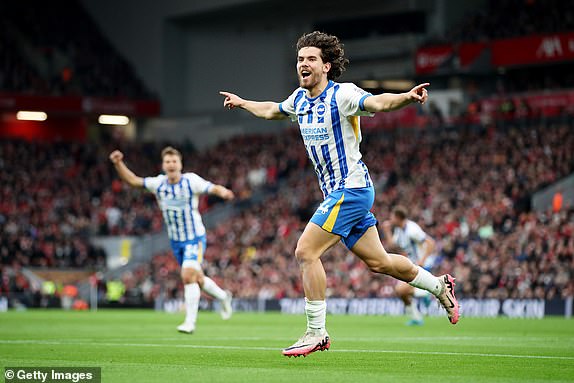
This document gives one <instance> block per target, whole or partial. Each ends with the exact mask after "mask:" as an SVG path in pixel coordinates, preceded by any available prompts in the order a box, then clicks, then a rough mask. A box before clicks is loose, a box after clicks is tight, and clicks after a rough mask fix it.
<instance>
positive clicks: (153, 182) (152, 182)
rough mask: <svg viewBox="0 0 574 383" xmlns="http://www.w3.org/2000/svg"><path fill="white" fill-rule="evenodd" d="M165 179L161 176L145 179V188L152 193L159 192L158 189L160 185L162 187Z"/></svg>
mask: <svg viewBox="0 0 574 383" xmlns="http://www.w3.org/2000/svg"><path fill="white" fill-rule="evenodd" d="M164 178H165V176H164V175H159V176H155V177H145V178H144V181H143V182H144V188H146V189H147V190H149V191H150V192H152V193H155V192H156V191H157V188H159V185H161V183H162V182H163V180H164Z"/></svg>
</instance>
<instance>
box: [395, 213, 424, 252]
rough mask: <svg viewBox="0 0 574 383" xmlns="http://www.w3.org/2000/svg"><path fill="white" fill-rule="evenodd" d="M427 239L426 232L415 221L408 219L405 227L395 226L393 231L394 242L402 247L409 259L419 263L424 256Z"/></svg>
mask: <svg viewBox="0 0 574 383" xmlns="http://www.w3.org/2000/svg"><path fill="white" fill-rule="evenodd" d="M426 238H427V234H426V233H425V232H424V230H423V229H422V228H421V227H420V226H419V225H418V224H417V223H416V222H414V221H411V220H410V219H407V220H406V222H405V226H404V227H398V226H395V228H394V229H393V242H394V243H396V244H397V245H398V246H400V247H402V248H403V249H404V250H405V251H406V252H407V256H408V258H409V259H410V260H411V261H413V262H415V263H416V262H418V261H419V260H420V259H421V258H422V256H423V250H424V249H423V248H422V247H423V243H424V241H425V239H426Z"/></svg>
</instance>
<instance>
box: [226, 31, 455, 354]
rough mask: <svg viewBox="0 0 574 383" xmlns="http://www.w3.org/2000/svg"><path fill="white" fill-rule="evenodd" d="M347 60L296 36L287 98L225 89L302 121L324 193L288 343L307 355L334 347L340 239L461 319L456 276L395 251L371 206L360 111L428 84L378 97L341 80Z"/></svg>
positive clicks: (380, 107) (307, 238) (302, 251)
mask: <svg viewBox="0 0 574 383" xmlns="http://www.w3.org/2000/svg"><path fill="white" fill-rule="evenodd" d="M347 62H348V60H347V59H345V57H344V51H343V47H342V44H341V43H340V42H339V39H338V38H337V37H335V36H331V35H328V34H325V33H321V32H312V33H309V34H305V35H303V36H301V37H300V38H299V40H298V42H297V76H298V79H299V85H300V87H299V88H298V89H296V90H295V91H294V92H293V93H292V94H291V95H290V96H289V97H288V98H287V99H286V100H285V101H283V102H281V103H277V102H272V101H263V102H259V101H251V100H245V99H243V98H241V97H239V96H237V95H236V94H233V93H230V92H223V91H222V92H220V94H221V95H223V96H224V97H225V99H224V102H223V105H224V107H227V108H229V109H233V108H242V109H245V110H247V111H248V112H250V113H252V114H253V115H255V116H256V117H260V118H265V119H268V120H276V119H284V118H291V120H293V121H297V122H298V124H299V128H300V131H301V136H302V138H303V142H304V144H305V148H306V150H307V154H308V156H309V158H310V160H311V162H312V163H313V166H314V168H315V172H316V173H317V178H318V180H319V185H320V187H321V190H322V191H323V195H324V197H325V199H324V201H323V203H321V205H320V206H319V207H318V208H317V210H316V211H315V214H314V215H313V217H312V218H311V221H310V222H309V223H308V224H307V226H306V227H305V230H304V232H303V234H302V235H301V237H300V238H299V241H298V242H297V248H296V250H295V256H296V258H297V260H298V262H299V265H300V269H301V274H302V279H303V288H304V290H305V313H306V316H307V331H306V332H305V334H304V335H303V336H302V337H301V338H300V339H299V340H298V341H297V342H295V343H294V344H293V345H292V346H290V347H287V348H285V349H283V355H285V356H305V355H308V354H309V353H312V352H314V351H319V350H321V351H323V350H327V349H328V348H329V346H330V343H331V341H330V338H329V335H328V333H327V330H326V328H325V317H326V307H327V306H326V302H325V293H326V275H325V269H324V268H323V264H322V263H321V259H320V258H321V255H322V254H323V253H324V252H325V251H327V250H328V249H329V248H330V247H332V246H333V245H335V244H336V243H337V242H339V241H342V242H343V243H344V244H345V245H346V246H347V247H348V248H349V249H350V250H351V251H352V252H353V253H354V254H355V255H357V256H358V257H359V258H360V259H361V260H363V261H364V262H365V264H366V265H367V266H368V267H369V268H370V270H372V271H373V272H376V273H383V274H388V275H391V276H393V277H395V278H397V279H400V280H402V281H405V282H409V283H410V284H411V285H413V286H415V287H420V288H422V289H425V290H429V291H430V292H431V293H433V294H434V295H435V296H436V297H437V298H438V299H439V301H440V302H441V304H442V305H443V307H445V309H446V311H447V314H448V317H449V320H450V322H451V323H453V324H455V323H457V322H458V317H459V312H458V311H459V310H458V302H457V301H456V298H455V295H454V278H452V277H451V276H450V275H443V276H441V277H435V276H433V275H432V274H430V273H429V272H428V271H426V270H424V269H423V268H420V267H418V266H416V265H414V264H413V263H412V262H411V261H410V260H409V259H408V258H406V257H403V256H401V255H396V254H388V253H387V252H386V251H385V249H384V248H383V245H382V244H381V240H380V238H379V234H378V232H377V228H376V223H377V220H376V219H375V217H374V216H373V214H372V213H371V212H370V209H371V207H372V205H373V202H374V195H375V193H374V188H373V183H372V181H371V177H370V176H369V171H368V169H367V167H366V165H365V164H364V163H363V162H362V161H361V153H360V151H359V144H360V142H361V130H360V124H359V117H360V116H372V115H373V113H375V112H388V111H392V110H396V109H399V108H402V107H404V106H407V105H409V104H411V103H413V102H420V103H424V102H425V101H426V100H427V97H428V94H427V91H426V89H425V87H426V86H428V85H429V84H421V85H417V86H415V87H414V88H413V89H411V90H410V91H409V92H406V93H401V94H389V93H383V94H379V95H376V96H374V95H372V94H370V93H367V92H365V91H364V90H362V89H360V88H358V87H357V86H355V85H354V84H350V83H337V82H335V81H334V80H336V79H337V78H338V77H339V76H340V75H341V74H342V73H343V71H344V69H345V64H346V63H347Z"/></svg>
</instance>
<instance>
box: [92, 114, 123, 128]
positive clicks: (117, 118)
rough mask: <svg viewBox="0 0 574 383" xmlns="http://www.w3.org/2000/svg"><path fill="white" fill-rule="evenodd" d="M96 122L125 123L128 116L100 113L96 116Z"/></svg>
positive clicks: (103, 123)
mask: <svg viewBox="0 0 574 383" xmlns="http://www.w3.org/2000/svg"><path fill="white" fill-rule="evenodd" d="M98 122H99V123H100V124H102V125H127V124H129V123H130V119H129V118H128V116H121V115H114V114H102V115H100V117H98Z"/></svg>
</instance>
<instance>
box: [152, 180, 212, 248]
mask: <svg viewBox="0 0 574 383" xmlns="http://www.w3.org/2000/svg"><path fill="white" fill-rule="evenodd" d="M212 185H213V184H212V183H211V182H209V181H206V180H204V179H203V178H201V177H200V176H198V175H197V174H195V173H184V174H182V176H181V179H180V180H179V182H178V183H176V184H170V183H169V182H168V180H167V176H166V175H164V174H161V175H159V176H157V177H146V178H144V187H145V188H146V189H147V190H149V191H151V192H152V193H154V194H155V196H156V198H157V202H158V205H159V207H160V209H161V212H162V214H163V219H164V222H165V225H166V227H167V234H168V236H169V238H170V239H171V240H172V241H178V242H184V241H191V240H193V239H194V238H195V237H198V236H202V235H205V226H203V222H202V221H201V215H200V214H199V210H198V209H197V206H198V203H199V198H198V197H199V195H200V194H203V193H207V192H208V191H209V189H210V188H211V186H212Z"/></svg>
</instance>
